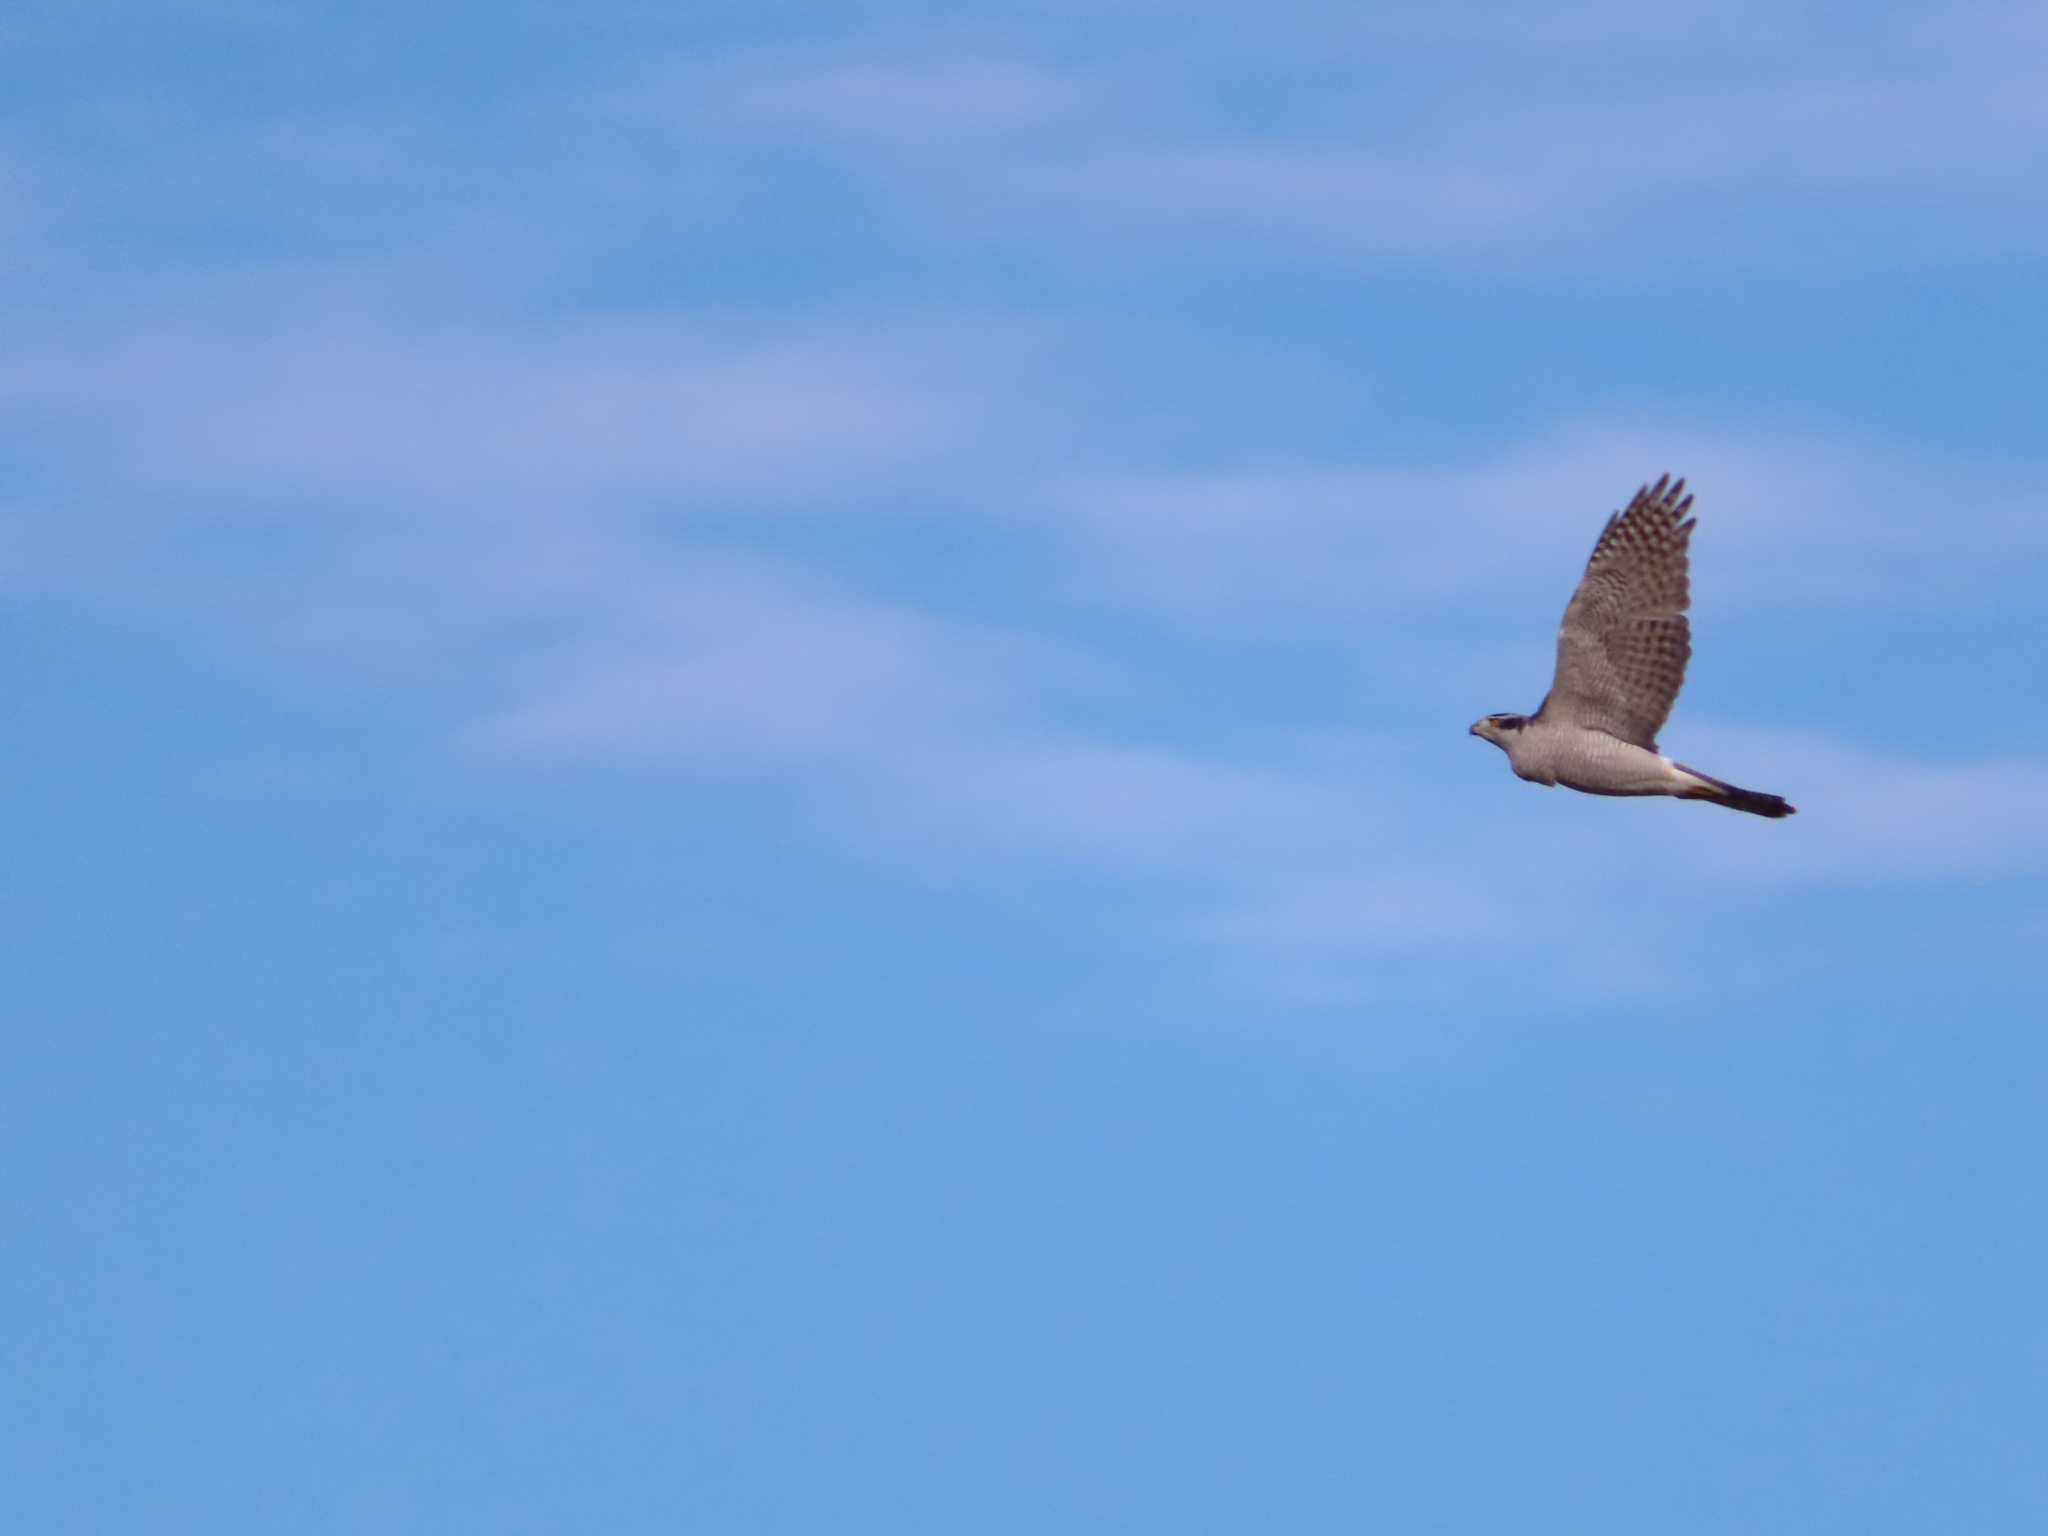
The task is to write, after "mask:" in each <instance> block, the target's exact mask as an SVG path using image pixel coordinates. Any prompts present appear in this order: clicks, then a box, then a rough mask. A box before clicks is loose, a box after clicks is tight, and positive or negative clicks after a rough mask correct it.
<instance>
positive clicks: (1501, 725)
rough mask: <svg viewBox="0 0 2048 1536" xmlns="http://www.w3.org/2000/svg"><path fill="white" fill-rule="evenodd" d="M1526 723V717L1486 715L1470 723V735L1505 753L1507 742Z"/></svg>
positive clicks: (1527, 721)
mask: <svg viewBox="0 0 2048 1536" xmlns="http://www.w3.org/2000/svg"><path fill="white" fill-rule="evenodd" d="M1528 723H1529V717H1528V716H1527V715H1488V716H1486V717H1485V718H1484V719H1481V720H1475V721H1473V722H1472V734H1473V735H1474V736H1477V737H1479V738H1481V739H1482V740H1485V741H1490V742H1492V743H1493V744H1494V745H1495V746H1496V747H1499V748H1500V749H1501V750H1502V751H1506V750H1507V745H1508V742H1509V740H1510V739H1512V738H1513V737H1514V735H1515V734H1516V733H1517V732H1518V731H1520V730H1521V729H1522V727H1524V726H1525V725H1527V724H1528Z"/></svg>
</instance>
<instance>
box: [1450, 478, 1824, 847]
mask: <svg viewBox="0 0 2048 1536" xmlns="http://www.w3.org/2000/svg"><path fill="white" fill-rule="evenodd" d="M1684 492H1685V482H1684V481H1683V480H1680V481H1678V482H1677V483H1675V484H1674V483H1672V482H1671V480H1670V479H1669V477H1668V476H1667V477H1666V478H1664V479H1660V480H1659V481H1658V482H1657V483H1656V484H1655V485H1654V486H1646V487H1645V488H1644V489H1642V490H1641V491H1638V492H1637V493H1636V497H1635V499H1634V500H1633V501H1631V502H1630V503H1629V504H1628V507H1627V508H1626V510H1624V511H1621V512H1617V513H1615V515H1614V516H1613V517H1611V518H1609V519H1608V520H1607V526H1606V527H1605V528H1604V529H1603V530H1601V534H1600V541H1599V542H1598V543H1597V544H1595V545H1594V546H1593V556H1592V558H1591V559H1590V560H1589V561H1587V563H1586V574H1585V576H1584V577H1583V578H1581V580H1580V582H1579V588H1578V591H1576V592H1575V593H1573V594H1572V600H1571V603H1570V605H1569V606H1568V607H1567V608H1566V609H1565V615H1564V622H1563V624H1562V625H1560V626H1559V629H1558V636H1557V673H1556V676H1555V677H1554V679H1553V680H1552V682H1551V685H1550V693H1549V694H1548V696H1546V697H1545V699H1544V701H1543V705H1542V707H1541V708H1540V709H1538V710H1537V711H1536V713H1535V714H1533V715H1515V714H1497V715H1488V716H1486V717H1485V718H1484V719H1483V720H1480V721H1478V722H1477V723H1475V724H1474V725H1473V727H1472V734H1473V735H1475V736H1479V737H1482V738H1484V739H1485V740H1487V741H1490V742H1492V743H1493V744H1494V745H1495V746H1497V747H1499V748H1500V749H1501V750H1502V751H1504V752H1505V753H1507V755H1508V762H1509V763H1510V764H1511V765H1512V766H1513V768H1514V770H1515V773H1516V774H1517V775H1518V776H1519V777H1521V778H1524V779H1527V780H1529V781H1530V782H1531V783H1535V784H1546V785H1548V784H1562V785H1564V786H1565V787H1566V788H1568V789H1576V790H1581V791H1584V792H1585V793H1587V794H1591V795H1672V796H1675V797H1677V798H1678V799H1681V800H1711V801H1713V802H1714V803H1715V804H1717V805H1725V806H1727V807H1729V808H1730V809H1731V810H1738V811H1748V812H1750V813H1751V814H1753V815H1757V816H1772V817H1777V816H1789V815H1791V814H1792V812H1793V808H1792V806H1791V805H1789V804H1787V803H1786V802H1785V801H1784V800H1783V799H1782V798H1780V797H1779V796H1777V795H1767V794H1763V793H1761V792H1760V791H1757V790H1750V789H1738V788H1736V787H1735V786H1734V785H1732V784H1725V783H1723V782H1722V781H1721V780H1719V779H1716V778H1712V777H1710V776H1709V775H1707V774H1704V773H1701V772H1699V771H1698V770H1697V769H1693V768H1688V767H1686V766H1685V765H1684V764H1683V763H1674V762H1673V761H1672V760H1671V759H1670V758H1668V757H1666V756H1664V755H1663V753H1661V752H1659V751H1658V750H1657V733H1658V732H1659V731H1660V730H1662V729H1663V727H1664V722H1665V720H1666V719H1667V718H1668V717H1669V716H1670V713H1671V706H1672V703H1673V702H1674V701H1675V700H1676V699H1677V697H1678V690H1679V688H1680V687H1681V686H1683V684H1684V682H1685V667H1686V663H1687V661H1688V660H1690V659H1691V656H1692V630H1691V626H1690V624H1689V622H1688V621H1687V619H1686V616H1685V611H1686V609H1687V608H1688V607H1689V606H1691V601H1692V592H1691V580H1690V568H1689V560H1688V554H1687V549H1688V545H1689V544H1690V541H1691V538H1692V529H1693V522H1692V519H1691V518H1690V517H1688V516H1687V515H1686V514H1687V513H1688V512H1689V511H1690V509H1691V507H1692V498H1691V497H1690V496H1687V495H1685V494H1684Z"/></svg>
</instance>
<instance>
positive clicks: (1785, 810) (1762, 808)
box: [1678, 763, 1799, 820]
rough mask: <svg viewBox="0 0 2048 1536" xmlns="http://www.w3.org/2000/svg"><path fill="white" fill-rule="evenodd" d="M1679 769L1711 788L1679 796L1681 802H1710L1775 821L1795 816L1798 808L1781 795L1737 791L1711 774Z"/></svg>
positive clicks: (1754, 790)
mask: <svg viewBox="0 0 2048 1536" xmlns="http://www.w3.org/2000/svg"><path fill="white" fill-rule="evenodd" d="M1678 766H1679V768H1680V769H1682V770H1683V771H1684V772H1686V773H1689V774H1691V775H1692V776H1693V777H1694V778H1696V779H1704V780H1705V781H1706V782H1707V783H1708V784H1709V785H1710V786H1712V787H1711V788H1708V789H1699V790H1694V791H1693V792H1692V793H1691V794H1688V795H1681V796H1679V798H1680V799H1681V800H1710V801H1712V802H1713V803H1714V804H1715V805H1725V806H1727V807H1728V809H1729V810H1731V811H1747V812H1749V814H1750V815H1752V816H1769V817H1770V818H1772V819H1773V820H1776V819H1777V818H1778V817H1780V816H1796V815H1797V814H1798V813H1799V807H1797V806H1796V805H1794V804H1793V803H1792V802H1791V801H1789V800H1787V799H1786V798H1785V797H1784V796H1783V795H1767V794H1765V793H1764V792H1763V791H1762V790H1760V789H1737V788H1736V787H1735V786H1734V785H1733V784H1724V783H1722V782H1721V781H1720V780H1719V779H1717V778H1715V777H1714V776H1713V775H1712V774H1706V773H1701V772H1700V771H1699V769H1697V768H1687V767H1686V766H1685V764H1683V763H1680V764H1679V765H1678Z"/></svg>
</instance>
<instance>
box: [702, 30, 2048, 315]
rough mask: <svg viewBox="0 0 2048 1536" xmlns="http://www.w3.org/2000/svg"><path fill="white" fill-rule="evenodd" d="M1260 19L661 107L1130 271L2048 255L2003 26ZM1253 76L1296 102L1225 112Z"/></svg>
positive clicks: (2023, 76)
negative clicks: (1189, 258)
mask: <svg viewBox="0 0 2048 1536" xmlns="http://www.w3.org/2000/svg"><path fill="white" fill-rule="evenodd" d="M1197 15H1198V12H1197ZM1191 19H1192V18H1191ZM1274 21H1275V25H1274V26H1273V27H1272V28H1271V29H1269V30H1268V31H1267V32H1265V33H1264V34H1262V35H1261V37H1260V38H1259V39H1258V40H1256V42H1255V43H1254V44H1251V45H1249V46H1248V47H1247V45H1246V44H1244V43H1243V42H1242V41H1241V40H1240V42H1239V43H1237V44H1236V45H1233V46H1224V45H1223V44H1222V42H1221V41H1220V40H1218V39H1214V38H1209V39H1208V41H1207V42H1205V41H1203V39H1205V38H1207V34H1206V33H1205V32H1203V30H1202V29H1201V28H1200V27H1199V26H1196V27H1195V28H1193V29H1192V30H1191V31H1190V32H1189V33H1187V34H1186V35H1185V36H1184V37H1179V38H1176V39H1174V40H1170V41H1168V42H1167V43H1166V44H1165V45H1164V46H1162V47H1156V48H1152V49H1147V50H1139V49H1119V48H1118V47H1116V46H1115V44H1114V42H1113V41H1112V42H1108V43H1106V44H1105V46H1104V47H1103V48H1102V49H1100V50H1099V51H1097V52H1096V53H1095V54H1094V55H1093V56H1092V57H1091V59H1090V61H1089V62H1088V63H1086V64H1077V63H1073V62H1070V61H1068V59H1067V58H1065V57H1063V56H1062V54H1061V52H1060V50H1058V49H1056V48H1051V47H1043V48H1040V47H1035V46H1034V45H1033V44H1032V43H1031V42H1029V41H1028V40H1025V39H1023V38H1015V37H1013V38H1010V39H1005V38H1002V37H989V36H978V37H977V36H963V35H961V34H958V33H941V34H920V33H911V34H905V35H901V36H897V37H893V38H886V39H883V40H880V41H866V42H862V43H858V44H849V45H843V46H842V48H841V49H840V51H838V52H837V53H820V52H817V51H813V52H810V53H807V54H803V55H798V56H794V57H792V56H790V55H787V54H766V53H755V54H748V55H739V56H734V57H731V58H725V59H719V60H716V61H711V62H702V61H693V62H691V63H690V64H688V65H687V66H685V67H684V68H683V69H682V70H681V72H680V73H679V74H678V75H677V77H676V78H675V79H674V81H673V83H672V84H671V85H670V87H669V92H670V94H671V95H672V96H673V98H674V99H675V100H676V101H677V102H679V103H683V104H685V107H686V109H687V111H688V112H689V113H691V114H692V115H693V120H694V121H696V122H698V123H699V124H701V125H703V126H704V127H705V128H706V130H707V131H715V132H718V133H720V134H728V135H740V136H748V137H752V138H753V139H754V140H756V141H757V142H760V143H762V144H764V145H779V146H782V147H784V148H787V149H790V150H792V151H797V152H800V153H802V154H804V155H807V156H810V157H814V158H815V159H816V160H817V161H819V162H821V163H831V164H836V165H838V166H840V167H841V168H842V169H843V170H845V171H846V172H848V173H850V174H853V175H858V176H866V177H872V178H873V179H874V180H875V182H876V184H877V185H878V186H883V187H886V188H887V189H888V191H889V194H890V195H891V196H892V197H898V196H901V195H902V194H904V193H910V194H913V195H916V196H919V197H921V199H922V201H923V206H924V208H925V211H926V213H927V214H928V215H929V217H930V218H931V219H932V220H933V221H934V222H935V223H938V224H942V225H945V226H949V227H953V228H962V227H965V226H967V225H969V224H971V223H972V222H973V221H976V220H979V221H981V222H982V223H984V224H985V225H986V226H987V227H988V228H989V229H990V230H992V231H995V232H998V233H999V234H1000V236H1001V238H1003V239H1004V240H1006V241H1027V242H1034V243H1037V242H1062V241H1065V242H1074V243H1079V244H1081V245H1084V246H1086V247H1089V248H1091V249H1094V250H1097V251H1101V250H1103V249H1108V248H1115V247H1117V246H1119V245H1129V246H1130V247H1131V249H1132V250H1133V253H1134V254H1135V253H1137V252H1139V251H1142V252H1143V254H1144V258H1145V259H1146V260H1147V261H1148V262H1150V261H1157V260H1160V259H1161V258H1162V254H1163V253H1164V252H1166V251H1170V245H1168V246H1162V240H1170V238H1171V236H1172V234H1173V233H1174V232H1176V231H1180V232H1194V231H1203V232H1207V233H1209V234H1211V235H1213V236H1216V237H1221V236H1222V235H1224V234H1225V233H1226V232H1232V231H1234V232H1236V233H1237V234H1238V235H1240V236H1242V237H1245V238H1246V239H1248V240H1250V241H1251V242H1253V244H1252V245H1251V246H1250V247H1248V248H1247V254H1249V252H1250V251H1254V250H1259V249H1264V250H1273V249H1275V248H1276V247H1277V248H1285V249H1286V250H1288V251H1290V252H1292V253H1294V254H1296V255H1299V254H1300V253H1302V252H1305V251H1312V250H1324V251H1328V252H1330V253H1332V254H1334V255H1339V256H1342V257H1345V258H1353V259H1355V258H1358V257H1361V256H1363V257H1383V258H1390V259H1394V260H1401V261H1409V260H1427V261H1429V262H1430V263H1432V264H1436V265H1441V264H1443V263H1446V262H1448V263H1452V264H1456V265H1473V264H1479V265H1484V266H1486V267H1488V268H1489V269H1492V270H1500V269H1502V266H1503V263H1504V261H1505V262H1507V263H1508V264H1509V265H1510V266H1516V267H1521V268H1524V269H1528V268H1537V269H1542V270H1547V271H1555V270H1556V269H1557V267H1558V264H1559V263H1560V262H1561V261H1569V262H1570V263H1571V264H1572V266H1573V268H1574V269H1575V270H1579V271H1581V272H1583V271H1586V270H1588V269H1598V270H1601V271H1604V272H1606V273H1607V274H1608V276H1609V278H1610V279H1611V278H1612V276H1613V275H1614V273H1615V272H1616V271H1618V270H1620V269H1622V268H1624V267H1626V268H1630V269H1636V270H1640V269H1641V268H1642V267H1643V266H1644V264H1645V263H1652V264H1655V265H1658V266H1660V267H1661V266H1662V265H1664V264H1669V263H1671V262H1677V263H1680V264H1684V265H1694V266H1697V265H1709V266H1711V265H1719V264H1727V263H1734V264H1737V265H1741V266H1748V265H1751V264H1754V263H1756V262H1758V261H1766V262H1769V263H1770V264H1773V265H1782V264H1784V263H1786V262H1787V261H1795V262H1796V260H1797V259H1798V254H1799V252H1800V251H1801V250H1802V249H1803V248H1804V247H1803V246H1802V244H1801V243H1800V242H1796V241H1793V242H1788V241H1786V240H1785V239H1784V238H1783V236H1784V229H1785V226H1786V225H1787V223H1788V222H1790V223H1792V224H1801V223H1804V224H1808V225H1810V226H1811V227H1812V228H1813V229H1814V230H1815V232H1816V234H1817V235H1821V236H1823V237H1824V238H1821V239H1819V240H1818V241H1817V242H1816V243H1815V244H1814V245H1813V246H1812V247H1811V249H1812V253H1813V259H1814V260H1816V261H1825V262H1827V263H1828V264H1830V265H1839V264H1840V263H1842V262H1844V261H1852V262H1853V261H1855V260H1856V259H1857V256H1856V253H1855V251H1854V249H1853V248H1852V249H1845V248H1844V245H1843V242H1842V241H1841V240H1839V239H1838V238H1836V236H1837V235H1838V234H1839V233H1840V229H1841V227H1842V225H1843V222H1844V221H1848V223H1849V224H1850V225H1852V226H1854V227H1856V228H1860V229H1865V230H1880V229H1881V230H1884V231H1886V232H1887V240H1886V245H1885V252H1886V257H1887V259H1889V260H1894V261H1896V260H1899V259H1907V260H1924V259H1927V258H1929V257H1931V256H1933V255H1935V254H1936V253H1941V254H1944V255H1946V256H1949V257H1966V258H1976V257H1980V256H1981V255H1983V254H1984V253H1985V252H1986V251H1987V250H1990V249H1993V248H1994V247H1995V248H1996V249H1998V250H2015V249H2024V250H2031V249H2038V247H2039V245H2040V243H2041V241H2042V240H2043V238H2044V237H2048V198H2044V195H2043V194H2042V192H2041V190H2040V187H2039V181H2038V178H2036V177H2034V176H2033V175H2032V173H2031V167H2032V165H2033V164H2035V163H2036V162H2037V161H2038V160H2039V159H2040V158H2042V155H2043V152H2044V151H2048V109H2044V108H2043V107H2042V105H2041V101H2040V96H2039V92H2038V91H2037V90H2036V89H2035V88H2034V85H2035V82H2034V80H2033V78H2032V73H2031V69H2030V65H2029V63H2028V58H2029V54H2028V53H2027V51H2026V50H2025V49H2024V48H2016V47H2015V46H2014V40H2013V35H2014V34H2015V33H2020V34H2026V33H2029V32H2031V31H2032V30H2033V29H2034V25H2035V24H2034V23H2032V22H2031V21H2029V20H2028V19H2027V17H2026V16H2024V15H2023V14H2021V13H2020V11H2019V10H2018V9H2017V8H2013V7H1986V8H1983V9H1982V10H1980V11H1978V12H1976V13H1974V14H1973V17H1972V19H1971V21H1970V23H1969V24H1966V25H1964V26H1962V27H1959V28H1958V29H1957V30H1955V31H1953V32H1950V31H1947V30H1945V29H1942V30H1938V31H1930V30H1929V29H1927V28H1924V27H1920V26H1917V25H1914V24H1912V23H1910V22H1908V21H1906V20H1904V19H1903V18H1896V17H1885V16H1872V17H1868V18H1863V19H1861V20H1859V21H1858V22H1856V23H1855V24H1850V25H1845V24H1844V22H1843V20H1842V18H1839V17H1830V18H1826V19H1823V18H1821V17H1820V16H1819V15H1818V14H1815V15H1811V16H1803V17H1800V16H1792V17H1788V16H1786V15H1783V14H1780V13H1773V14H1772V15H1770V16H1768V17H1767V16H1764V15H1762V14H1761V13H1759V14H1757V15H1755V16H1748V15H1746V14H1745V13H1744V12H1743V11H1740V10H1738V11H1736V12H1732V13H1731V12H1728V11H1726V10H1719V9H1717V10H1713V11H1708V10H1705V9H1697V10H1691V11H1687V12H1685V13H1683V14H1679V15H1676V16H1673V17H1671V18H1668V19H1660V20H1657V21H1655V22H1649V21H1645V20H1644V18H1643V17H1642V16H1641V14H1640V12H1639V11H1631V10H1629V9H1628V8H1618V7H1608V6H1597V7H1582V8H1573V9H1568V10H1566V11H1563V12H1554V11H1553V12H1546V13H1544V18H1543V21H1542V22H1541V24H1540V25H1538V24H1534V23H1531V22H1530V21H1529V20H1528V18H1526V17H1525V16H1520V15H1514V14H1509V12H1508V10H1506V9H1501V8H1495V7H1479V8H1458V7H1453V8H1450V10H1448V11H1446V10H1444V9H1443V8H1440V7H1439V8H1426V9H1425V8H1414V7H1393V8H1376V9H1375V11H1374V13H1373V15H1372V17H1371V18H1370V19H1367V20H1363V21H1356V22H1352V21H1347V22H1343V23H1337V24H1332V23H1331V22H1330V21H1329V20H1328V19H1327V18H1323V19H1320V20H1317V19H1309V18H1302V17H1290V16H1288V15H1285V14H1284V13H1283V14H1282V15H1279V16H1277V17H1275V18H1274ZM1596 37H1597V39H1598V41H1599V43H1600V44H1601V46H1600V47H1599V48H1597V49H1596V48H1588V47H1585V46H1584V44H1585V43H1586V42H1587V41H1588V40H1589V39H1591V38H1596ZM1631 59H1633V60H1634V61H1635V64H1636V67H1631V65H1630V60H1631ZM1268 70H1270V71H1271V72H1272V73H1273V76H1274V78H1275V79H1276V80H1277V79H1279V78H1282V77H1283V76H1284V78H1286V79H1287V82H1288V85H1287V88H1286V90H1285V91H1281V90H1279V89H1278V88H1277V87H1276V88H1275V89H1273V90H1271V91H1269V92H1264V93H1254V97H1255V99H1256V101H1257V103H1258V110H1257V112H1255V113H1253V112H1247V111H1244V110H1242V109H1241V108H1238V107H1237V106H1235V104H1236V103H1239V102H1241V101H1242V100H1244V98H1245V91H1244V88H1243V81H1244V76H1245V74H1246V73H1247V72H1248V71H1249V72H1250V73H1252V74H1253V75H1254V76H1255V77H1261V78H1262V77H1263V74H1264V72H1265V71H1268ZM1225 78H1227V79H1229V80H1232V81H1233V82H1235V88H1234V89H1223V88H1221V87H1220V86H1219V80H1220V79H1225ZM938 122H944V123H946V124H947V131H945V132H943V133H937V132H933V131H931V125H933V124H935V123H938ZM1987 242H1988V244H1987Z"/></svg>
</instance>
